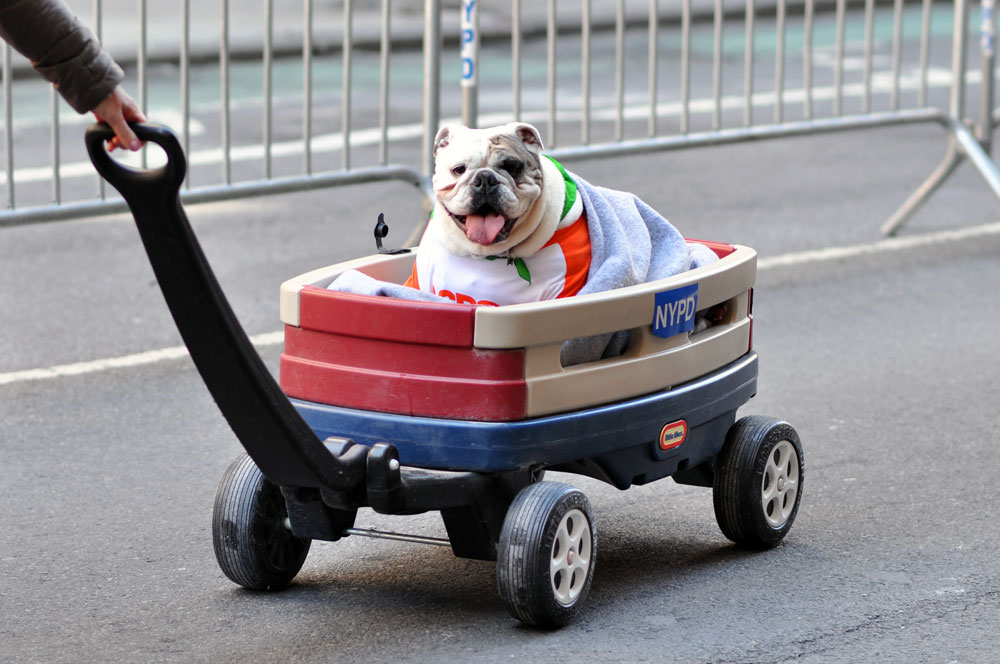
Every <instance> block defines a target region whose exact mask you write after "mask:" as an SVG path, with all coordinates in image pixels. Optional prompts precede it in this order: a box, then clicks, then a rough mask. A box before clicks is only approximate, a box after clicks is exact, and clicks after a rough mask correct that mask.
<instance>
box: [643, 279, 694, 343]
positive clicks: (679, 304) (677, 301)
mask: <svg viewBox="0 0 1000 664" xmlns="http://www.w3.org/2000/svg"><path fill="white" fill-rule="evenodd" d="M655 304H656V308H655V309H654V311H653V334H655V335H656V336H658V337H664V338H666V337H672V336H674V335H675V334H680V333H682V332H690V331H691V330H693V329H694V314H695V311H697V310H698V284H691V285H689V286H682V287H681V288H674V289H672V290H668V291H661V292H659V293H657V294H656V301H655Z"/></svg>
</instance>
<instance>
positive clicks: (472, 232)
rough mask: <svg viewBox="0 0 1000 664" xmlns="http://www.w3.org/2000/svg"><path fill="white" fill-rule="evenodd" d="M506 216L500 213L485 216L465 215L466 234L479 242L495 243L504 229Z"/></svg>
mask: <svg viewBox="0 0 1000 664" xmlns="http://www.w3.org/2000/svg"><path fill="white" fill-rule="evenodd" d="M503 225H504V218H503V215H499V214H488V215H486V216H485V217H484V216H481V215H478V214H470V215H468V216H466V217H465V235H466V236H467V237H468V238H469V239H470V240H472V241H473V242H476V243H479V244H493V240H495V239H496V238H497V235H499V234H500V231H501V230H502V229H503Z"/></svg>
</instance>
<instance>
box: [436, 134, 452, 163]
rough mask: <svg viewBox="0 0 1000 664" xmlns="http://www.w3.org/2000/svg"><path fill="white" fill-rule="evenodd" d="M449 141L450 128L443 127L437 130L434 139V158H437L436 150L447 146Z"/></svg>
mask: <svg viewBox="0 0 1000 664" xmlns="http://www.w3.org/2000/svg"><path fill="white" fill-rule="evenodd" d="M449 141H451V127H450V126H444V127H441V129H439V130H438V133H437V136H435V137H434V156H435V157H436V156H437V153H438V150H440V149H441V148H443V147H445V146H447V145H448V142H449Z"/></svg>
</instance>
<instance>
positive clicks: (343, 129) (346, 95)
mask: <svg viewBox="0 0 1000 664" xmlns="http://www.w3.org/2000/svg"><path fill="white" fill-rule="evenodd" d="M353 14H354V8H353V6H352V4H351V0H344V42H343V44H344V45H343V58H342V61H343V66H344V73H343V77H342V80H341V85H342V90H341V94H340V96H341V107H342V108H343V114H342V115H341V118H340V133H341V135H342V136H343V137H344V161H343V164H344V170H345V171H349V170H351V56H352V54H353V52H354V33H353V27H352V23H353Z"/></svg>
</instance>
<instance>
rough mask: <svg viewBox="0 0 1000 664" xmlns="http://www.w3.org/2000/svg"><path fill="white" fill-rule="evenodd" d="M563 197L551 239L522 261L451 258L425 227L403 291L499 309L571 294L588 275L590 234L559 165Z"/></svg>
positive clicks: (574, 192) (579, 203)
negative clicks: (563, 185)
mask: <svg viewBox="0 0 1000 664" xmlns="http://www.w3.org/2000/svg"><path fill="white" fill-rule="evenodd" d="M552 162H553V163H554V164H555V165H556V166H557V167H558V168H559V171H560V172H561V173H562V176H563V181H564V183H565V185H566V195H565V201H564V204H563V210H562V216H561V217H560V220H559V225H558V226H557V227H556V229H557V230H556V232H555V233H554V234H553V235H552V238H551V239H550V240H549V241H548V242H547V243H546V244H545V245H544V246H543V247H542V248H541V249H540V250H539V251H538V252H536V253H535V254H533V255H531V256H528V257H527V258H508V257H506V256H486V257H483V256H456V255H455V254H453V253H451V252H450V251H448V250H447V249H445V248H444V247H443V246H442V245H441V244H440V243H439V242H437V241H436V237H435V235H434V233H433V232H432V230H431V229H430V228H428V230H427V231H425V232H424V237H423V239H422V240H421V241H420V251H419V252H418V253H417V258H416V261H415V262H414V264H413V273H412V274H411V275H410V278H409V279H407V281H406V283H405V284H403V285H404V286H409V287H411V288H416V289H418V290H423V291H429V292H431V293H435V294H437V295H440V296H442V297H446V298H448V299H449V300H454V301H455V302H458V303H460V304H480V305H487V306H499V305H502V304H523V303H525V302H540V301H542V300H553V299H555V298H558V297H569V296H570V295H576V294H577V293H579V292H580V289H582V288H583V286H584V284H586V283H587V275H588V273H589V271H590V232H589V231H588V229H587V217H586V215H585V214H584V211H583V201H581V200H580V197H579V196H578V195H577V190H576V183H575V182H574V181H573V179H572V178H571V177H570V176H569V174H568V173H566V171H565V170H564V169H563V167H562V166H561V165H560V164H559V162H557V161H555V160H554V159H553V160H552Z"/></svg>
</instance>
